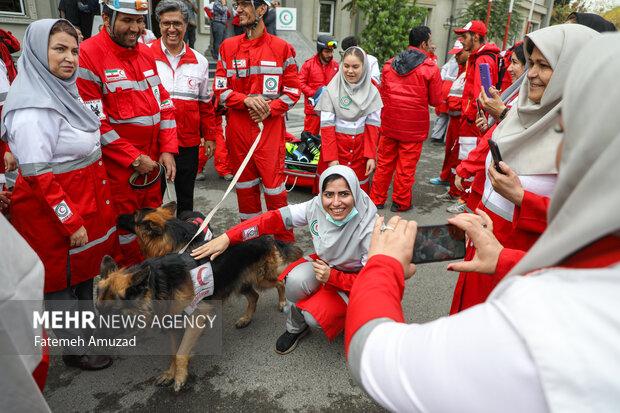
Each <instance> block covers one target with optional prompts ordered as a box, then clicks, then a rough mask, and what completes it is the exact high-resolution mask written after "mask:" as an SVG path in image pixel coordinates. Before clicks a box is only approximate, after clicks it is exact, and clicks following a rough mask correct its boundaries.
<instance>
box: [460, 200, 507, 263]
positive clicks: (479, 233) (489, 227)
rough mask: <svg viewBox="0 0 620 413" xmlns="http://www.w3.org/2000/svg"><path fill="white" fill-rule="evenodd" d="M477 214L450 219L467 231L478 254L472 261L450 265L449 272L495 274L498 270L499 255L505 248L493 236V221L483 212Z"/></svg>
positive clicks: (478, 210) (479, 211) (478, 211)
mask: <svg viewBox="0 0 620 413" xmlns="http://www.w3.org/2000/svg"><path fill="white" fill-rule="evenodd" d="M476 214H477V215H475V214H459V215H457V216H454V217H452V218H448V222H449V223H451V224H452V225H455V226H457V227H459V228H460V229H462V230H463V231H465V234H466V235H467V237H468V239H469V240H471V241H472V242H473V243H474V247H475V248H476V253H475V254H474V258H472V260H471V261H461V262H455V263H451V264H448V270H449V271H459V272H479V273H482V274H493V273H495V269H496V268H497V261H498V260H499V254H500V253H501V252H502V250H503V249H504V247H503V246H502V244H500V243H499V241H498V240H497V238H495V235H493V221H491V218H490V217H489V216H488V215H487V214H486V213H485V212H484V211H482V210H480V209H477V210H476Z"/></svg>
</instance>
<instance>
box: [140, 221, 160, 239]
mask: <svg viewBox="0 0 620 413" xmlns="http://www.w3.org/2000/svg"><path fill="white" fill-rule="evenodd" d="M139 225H141V226H142V227H143V228H144V229H145V230H146V231H147V232H148V234H149V235H151V236H158V237H159V236H161V235H164V229H163V228H162V227H160V226H159V225H157V224H156V223H155V222H153V221H151V220H148V219H147V220H145V221H142V223H140V224H139Z"/></svg>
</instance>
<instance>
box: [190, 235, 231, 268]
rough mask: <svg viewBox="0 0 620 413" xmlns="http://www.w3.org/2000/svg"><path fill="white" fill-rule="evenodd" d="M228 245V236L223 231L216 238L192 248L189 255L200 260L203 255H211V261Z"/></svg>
mask: <svg viewBox="0 0 620 413" xmlns="http://www.w3.org/2000/svg"><path fill="white" fill-rule="evenodd" d="M229 245H230V238H228V235H226V233H223V234H222V235H220V236H219V237H217V238H214V239H212V240H211V241H209V242H207V243H206V244H204V245H201V246H200V247H198V248H196V249H194V250H193V251H192V252H191V253H190V255H191V256H192V258H194V259H195V260H200V259H202V258H205V257H211V261H213V260H214V259H216V258H217V257H218V256H219V255H220V254H222V253H223V252H224V251H226V249H227V248H228V246H229Z"/></svg>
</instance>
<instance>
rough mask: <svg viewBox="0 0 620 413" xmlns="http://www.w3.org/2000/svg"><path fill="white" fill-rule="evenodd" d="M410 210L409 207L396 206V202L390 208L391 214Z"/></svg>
mask: <svg viewBox="0 0 620 413" xmlns="http://www.w3.org/2000/svg"><path fill="white" fill-rule="evenodd" d="M411 208H412V206H411V205H409V206H408V207H407V208H404V207H401V206H400V205H398V204H397V203H396V202H392V206H391V207H390V211H392V212H407V211H409V210H410V209H411Z"/></svg>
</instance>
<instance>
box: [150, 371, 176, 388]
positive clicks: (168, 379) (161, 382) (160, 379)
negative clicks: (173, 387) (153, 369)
mask: <svg viewBox="0 0 620 413" xmlns="http://www.w3.org/2000/svg"><path fill="white" fill-rule="evenodd" d="M173 380H174V372H171V371H170V370H166V371H164V372H163V373H162V374H160V375H159V376H157V377H156V378H155V385H156V386H169V385H170V383H172V381H173Z"/></svg>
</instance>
